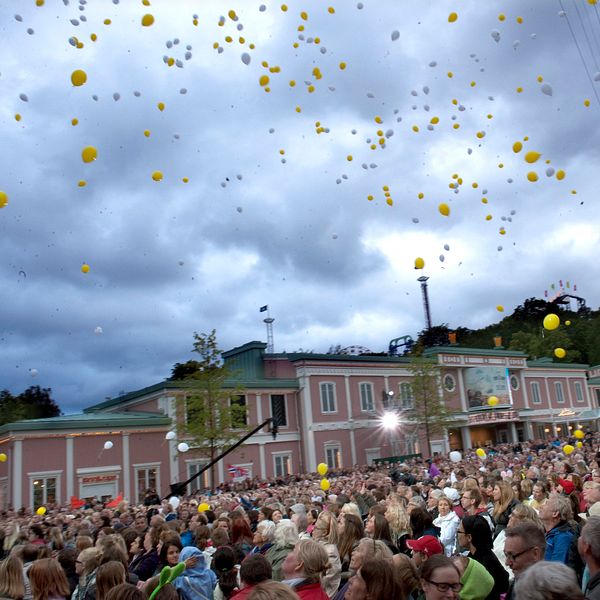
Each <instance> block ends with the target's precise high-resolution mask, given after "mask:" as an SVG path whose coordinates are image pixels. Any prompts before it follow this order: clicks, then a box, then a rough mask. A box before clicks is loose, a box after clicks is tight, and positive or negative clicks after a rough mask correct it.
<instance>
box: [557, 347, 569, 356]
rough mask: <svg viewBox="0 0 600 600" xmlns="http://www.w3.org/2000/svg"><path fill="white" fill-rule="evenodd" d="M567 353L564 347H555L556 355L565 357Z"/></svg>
mask: <svg viewBox="0 0 600 600" xmlns="http://www.w3.org/2000/svg"><path fill="white" fill-rule="evenodd" d="M566 355H567V353H566V351H565V349H564V348H555V349H554V356H556V358H564V357H565V356H566Z"/></svg>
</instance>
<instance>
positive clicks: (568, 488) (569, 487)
mask: <svg viewBox="0 0 600 600" xmlns="http://www.w3.org/2000/svg"><path fill="white" fill-rule="evenodd" d="M558 483H559V484H560V486H561V487H562V489H563V490H564V491H565V494H567V496H568V495H569V494H571V493H572V492H573V490H574V489H575V484H574V483H573V482H572V481H568V480H567V479H559V480H558Z"/></svg>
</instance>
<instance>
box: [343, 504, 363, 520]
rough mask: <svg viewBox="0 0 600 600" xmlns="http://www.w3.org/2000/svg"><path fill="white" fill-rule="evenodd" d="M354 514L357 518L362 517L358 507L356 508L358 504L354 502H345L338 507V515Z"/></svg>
mask: <svg viewBox="0 0 600 600" xmlns="http://www.w3.org/2000/svg"><path fill="white" fill-rule="evenodd" d="M347 514H351V515H356V516H357V517H358V518H359V519H362V516H361V514H360V508H358V504H356V503H355V502H346V504H344V505H343V506H342V508H341V509H340V515H347Z"/></svg>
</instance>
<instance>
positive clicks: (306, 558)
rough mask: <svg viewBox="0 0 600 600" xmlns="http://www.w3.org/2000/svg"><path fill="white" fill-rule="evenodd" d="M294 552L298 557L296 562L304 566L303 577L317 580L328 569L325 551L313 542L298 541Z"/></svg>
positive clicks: (320, 545)
mask: <svg viewBox="0 0 600 600" xmlns="http://www.w3.org/2000/svg"><path fill="white" fill-rule="evenodd" d="M294 552H295V553H296V555H297V556H298V561H299V562H301V563H302V564H303V566H304V569H303V570H304V576H305V577H307V578H311V579H318V578H320V577H321V575H324V574H325V572H326V571H327V569H329V567H330V565H329V558H328V556H327V551H326V550H325V548H323V546H322V544H319V543H318V542H315V541H314V540H300V541H299V542H298V543H297V544H296V547H295V548H294Z"/></svg>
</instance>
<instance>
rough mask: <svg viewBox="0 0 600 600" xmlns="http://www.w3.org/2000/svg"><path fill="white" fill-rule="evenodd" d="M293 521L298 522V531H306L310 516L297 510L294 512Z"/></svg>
mask: <svg viewBox="0 0 600 600" xmlns="http://www.w3.org/2000/svg"><path fill="white" fill-rule="evenodd" d="M292 523H295V524H296V528H297V529H298V532H303V531H306V529H307V528H308V516H307V514H306V512H302V511H300V512H295V513H292Z"/></svg>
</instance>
